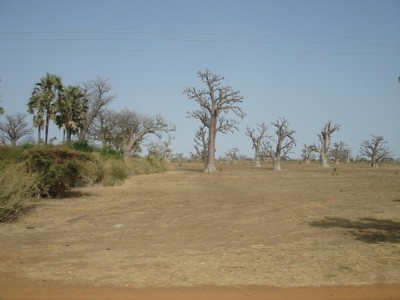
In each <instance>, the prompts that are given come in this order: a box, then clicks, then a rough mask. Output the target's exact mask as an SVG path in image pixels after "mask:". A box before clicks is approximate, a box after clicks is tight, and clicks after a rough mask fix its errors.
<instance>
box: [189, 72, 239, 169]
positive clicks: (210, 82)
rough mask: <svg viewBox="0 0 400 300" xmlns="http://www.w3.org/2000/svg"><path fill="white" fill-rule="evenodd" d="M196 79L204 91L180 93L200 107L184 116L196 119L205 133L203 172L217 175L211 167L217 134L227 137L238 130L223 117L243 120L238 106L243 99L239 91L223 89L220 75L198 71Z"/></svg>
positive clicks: (224, 87)
mask: <svg viewBox="0 0 400 300" xmlns="http://www.w3.org/2000/svg"><path fill="white" fill-rule="evenodd" d="M197 75H198V77H199V78H200V79H201V81H202V82H203V83H204V84H205V85H206V88H205V89H201V90H198V89H196V88H195V87H187V88H186V89H185V90H184V92H183V93H184V94H185V95H186V96H187V97H188V98H189V99H190V100H194V101H195V102H196V103H197V104H198V105H199V106H200V108H199V109H197V110H194V111H192V112H188V115H189V116H190V117H192V118H195V119H198V120H199V121H200V122H201V123H202V124H203V125H204V126H205V127H206V128H207V130H208V145H207V154H208V155H207V160H206V166H205V170H204V171H205V172H207V173H214V172H216V171H217V169H216V166H215V141H216V135H217V132H221V133H228V132H234V131H235V130H238V128H237V124H238V122H237V121H236V120H234V119H227V118H226V117H225V115H226V114H228V113H229V112H232V113H233V114H234V115H236V116H237V117H239V118H241V119H243V118H244V116H245V113H244V112H243V111H242V109H241V107H240V106H239V104H240V103H242V102H243V97H242V96H241V95H240V92H239V91H234V90H233V89H232V88H231V87H230V86H223V85H222V81H223V80H224V77H222V76H220V75H216V74H214V73H212V72H211V71H209V70H205V71H199V72H198V73H197Z"/></svg>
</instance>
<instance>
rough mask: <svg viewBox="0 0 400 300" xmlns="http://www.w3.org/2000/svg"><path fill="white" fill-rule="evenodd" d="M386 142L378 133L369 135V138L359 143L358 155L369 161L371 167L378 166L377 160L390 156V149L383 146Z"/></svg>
mask: <svg viewBox="0 0 400 300" xmlns="http://www.w3.org/2000/svg"><path fill="white" fill-rule="evenodd" d="M386 143H387V142H386V141H385V140H384V138H383V137H382V136H380V135H371V139H370V140H364V141H363V142H362V143H361V148H360V156H361V157H365V158H366V159H368V160H369V161H370V162H371V167H375V168H377V167H378V162H381V161H384V160H387V159H389V158H390V150H389V148H388V147H386V146H385V144H386Z"/></svg>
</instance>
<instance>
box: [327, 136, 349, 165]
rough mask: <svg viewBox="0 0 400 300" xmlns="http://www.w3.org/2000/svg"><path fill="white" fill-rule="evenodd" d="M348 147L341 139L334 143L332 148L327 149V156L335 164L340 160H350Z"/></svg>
mask: <svg viewBox="0 0 400 300" xmlns="http://www.w3.org/2000/svg"><path fill="white" fill-rule="evenodd" d="M350 152H351V151H350V148H349V146H347V144H346V143H345V142H343V141H340V142H339V143H334V144H333V148H332V149H331V150H329V156H330V157H332V159H333V160H334V161H335V163H336V164H338V163H340V162H350Z"/></svg>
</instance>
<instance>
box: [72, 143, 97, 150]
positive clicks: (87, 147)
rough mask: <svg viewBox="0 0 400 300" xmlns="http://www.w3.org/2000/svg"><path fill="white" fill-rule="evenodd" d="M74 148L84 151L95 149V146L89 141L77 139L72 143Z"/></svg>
mask: <svg viewBox="0 0 400 300" xmlns="http://www.w3.org/2000/svg"><path fill="white" fill-rule="evenodd" d="M72 148H73V149H75V150H78V151H82V152H92V151H93V147H92V146H91V145H89V143H88V142H87V141H75V142H73V143H72Z"/></svg>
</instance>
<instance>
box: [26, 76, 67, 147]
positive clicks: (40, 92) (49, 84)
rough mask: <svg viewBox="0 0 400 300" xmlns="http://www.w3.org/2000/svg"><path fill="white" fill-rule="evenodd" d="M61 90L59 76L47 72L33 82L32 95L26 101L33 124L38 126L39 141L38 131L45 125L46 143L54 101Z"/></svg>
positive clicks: (52, 115) (52, 116)
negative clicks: (32, 116)
mask: <svg viewBox="0 0 400 300" xmlns="http://www.w3.org/2000/svg"><path fill="white" fill-rule="evenodd" d="M62 90H63V85H62V81H61V77H60V76H57V75H54V74H50V73H47V74H46V76H44V77H42V78H41V79H40V82H38V83H36V84H35V87H34V89H33V91H32V96H31V98H30V99H29V102H28V112H29V113H31V114H34V125H35V126H37V127H38V137H39V141H38V142H39V143H40V132H41V129H42V126H43V124H44V126H45V139H44V142H45V144H47V141H48V136H49V123H50V119H53V118H54V114H55V103H56V101H57V99H58V98H59V97H60V95H61V93H62Z"/></svg>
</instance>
